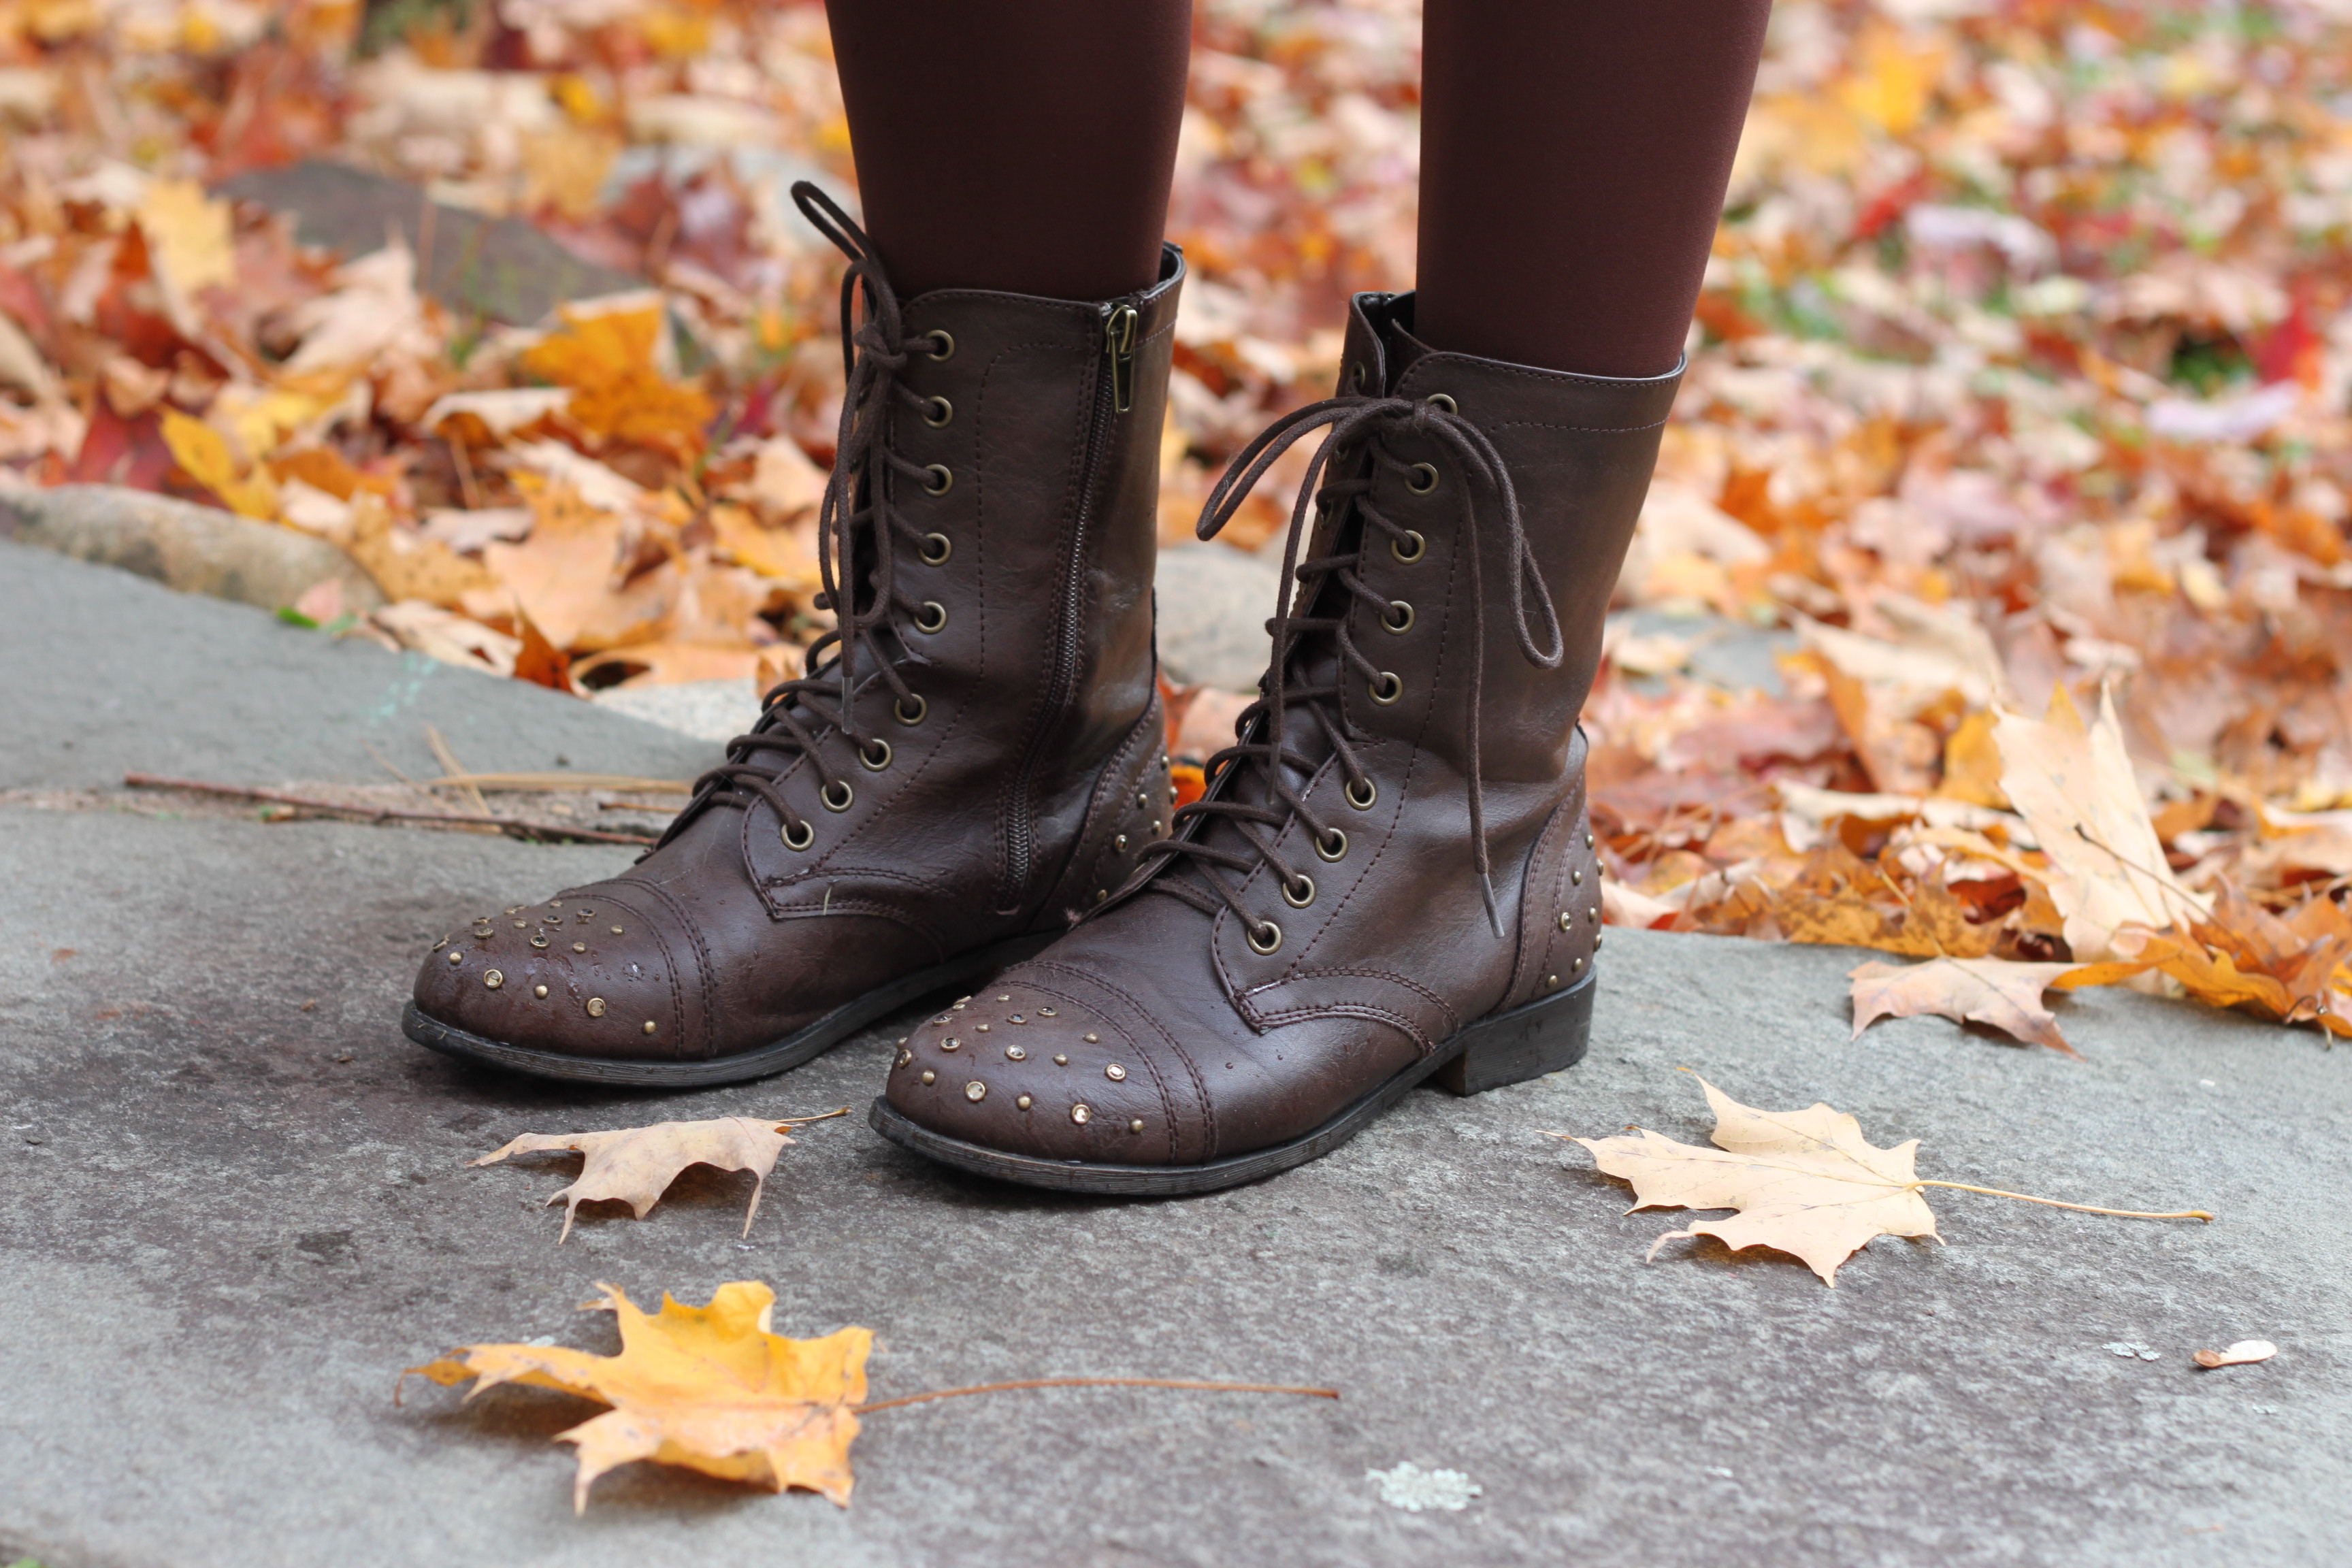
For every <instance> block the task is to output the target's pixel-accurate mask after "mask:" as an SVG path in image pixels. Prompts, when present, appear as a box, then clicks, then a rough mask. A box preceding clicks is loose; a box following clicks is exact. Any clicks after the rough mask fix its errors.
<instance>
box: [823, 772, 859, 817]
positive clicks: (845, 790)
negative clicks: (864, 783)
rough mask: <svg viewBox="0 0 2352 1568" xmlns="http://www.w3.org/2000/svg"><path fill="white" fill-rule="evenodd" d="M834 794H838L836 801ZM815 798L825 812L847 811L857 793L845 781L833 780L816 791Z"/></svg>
mask: <svg viewBox="0 0 2352 1568" xmlns="http://www.w3.org/2000/svg"><path fill="white" fill-rule="evenodd" d="M835 792H838V793H839V798H838V799H835ZM816 797H817V799H818V800H820V801H822V802H823V803H824V808H825V810H827V811H847V810H848V809H849V807H850V805H851V803H852V802H854V801H856V798H857V792H856V790H854V789H851V788H850V787H849V781H848V780H847V779H835V780H834V781H833V782H832V783H831V784H827V785H825V786H824V788H823V789H821V790H819V791H817V792H816Z"/></svg>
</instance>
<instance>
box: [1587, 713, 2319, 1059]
mask: <svg viewBox="0 0 2352 1568" xmlns="http://www.w3.org/2000/svg"><path fill="white" fill-rule="evenodd" d="M1987 729H1988V744H1989V745H1990V746H1991V747H1992V748H1994V749H1995V755H1996V756H1997V758H1998V771H1997V779H1998V789H1999V792H2000V793H1999V795H1998V796H1997V797H1996V798H1999V799H2000V801H2001V802H2002V804H2003V805H2004V806H2011V807H2013V809H1995V808H1992V807H1987V806H1979V805H1971V804H1969V803H1967V802H1964V801H1956V800H1953V799H1951V798H1948V797H1907V796H1896V795H1838V794H1836V793H1834V792H1831V791H1822V790H1806V789H1804V788H1803V787H1802V786H1794V785H1783V786H1781V793H1782V794H1783V795H1784V797H1786V801H1787V805H1786V807H1785V809H1784V811H1783V812H1782V813H1781V817H1780V820H1781V821H1783V822H1787V823H1791V824H1796V823H1801V822H1803V821H1805V820H1806V818H1805V815H1804V814H1805V813H1807V812H1810V813H1812V814H1813V818H1812V820H1813V823H1814V826H1816V828H1817V829H1818V831H1819V833H1820V835H1821V841H1820V842H1819V843H1817V844H1816V845H1815V846H1814V847H1812V848H1811V851H1810V852H1809V853H1808V854H1805V855H1804V856H1802V857H1798V856H1796V855H1794V854H1793V853H1792V852H1790V851H1789V850H1787V849H1786V847H1785V843H1784V842H1783V841H1781V840H1780V832H1779V830H1778V828H1777V827H1772V828H1770V836H1771V837H1772V838H1773V839H1774V840H1775V841H1776V842H1777V843H1780V847H1779V848H1778V849H1777V850H1776V851H1775V852H1772V853H1768V854H1763V855H1758V856H1754V857H1751V858H1748V859H1746V860H1744V861H1741V862H1739V863H1738V864H1737V865H1735V866H1733V867H1732V868H1729V869H1728V870H1711V871H1709V872H1708V873H1707V874H1706V876H1704V877H1702V878H1699V879H1695V880H1694V881H1692V882H1690V883H1686V884H1685V885H1684V886H1683V887H1681V888H1679V889H1675V892H1676V893H1677V894H1678V895H1679V896H1678V897H1676V898H1675V900H1673V901H1672V902H1668V901H1667V900H1661V899H1658V898H1654V897H1652V896H1650V895H1646V894H1643V893H1642V892H1640V891H1637V890H1634V889H1630V888H1627V887H1624V886H1622V885H1619V884H1616V883H1613V882H1612V883H1609V884H1604V888H1603V893H1602V897H1603V899H1604V900H1606V905H1607V909H1608V912H1609V918H1610V919H1611V921H1612V922H1613V923H1618V924H1639V925H1647V926H1654V927H1657V928H1660V929H1669V930H1698V931H1718V932H1724V933H1735V934H1743V935H1748V936H1757V937H1768V938H1769V937H1779V938H1780V939H1783V940H1787V941H1791V942H1819V943H1827V944H1832V945H1843V946H1855V947H1868V948H1876V949H1879V950H1881V951H1883V952H1892V953H1897V954H1901V955H1905V956H1907V957H1911V958H1916V959H1920V960H1924V961H1925V962H1922V963H1915V964H1909V965H1897V964H1889V963H1878V962H1873V963H1865V964H1864V965H1863V966H1862V967H1860V968H1858V969H1856V970H1854V971H1853V976H1852V978H1853V983H1854V984H1853V1019H1854V1032H1855V1033H1856V1034H1857V1035H1858V1034H1860V1033H1861V1032H1862V1030H1863V1029H1864V1028H1865V1027H1867V1026H1869V1025H1870V1024H1871V1023H1872V1022H1873V1021H1874V1020H1875V1019H1878V1018H1881V1017H1885V1016H1896V1017H1907V1016H1916V1015H1920V1014H1938V1015H1941V1016H1946V1017H1950V1018H1954V1019H1961V1020H1966V1021H1969V1022H1974V1023H1980V1024H1985V1025H1989V1026H1992V1027H1994V1028H1997V1029H2000V1030H2002V1031H2005V1032H2006V1033H2008V1034H2010V1035H2011V1036H2013V1037H2017V1038H2018V1039H2021V1040H2028V1041H2033V1042H2037V1043H2040V1044H2042V1045H2047V1046H2052V1047H2056V1048H2057V1049H2059V1050H2070V1049H2071V1047H2068V1046H2067V1044H2066V1041H2065V1037H2063V1034H2061V1033H2060V1030H2059V1027H2058V1021H2057V1018H2056V1017H2055V1016H2054V1015H2053V1014H2052V1013H2051V1012H2050V1011H2049V1010H2048V1009H2047V1008H2046V1007H2045V1006H2043V1005H2042V994H2043V993H2044V991H2046V990H2048V989H2052V988H2055V989H2059V990H2079V989H2082V988H2084V987H2086V986H2093V985H2112V984H2134V985H2136V986H2137V987H2139V988H2141V989H2155V990H2163V991H2169V992H2171V993H2173V994H2185V995H2188V996H2190V997H2193V998H2195V999H2196V1000H2198V1001H2200V1002H2205V1003H2208V1004H2210V1005H2215V1006H2221V1007H2240V1008H2243V1009H2245V1010H2247V1011H2249V1012H2252V1013H2254V1014H2256V1015H2258V1016H2262V1017H2265V1018H2270V1019H2273V1020H2276V1021H2278V1022H2280V1023H2284V1024H2311V1025H2315V1026H2318V1027H2319V1028H2321V1029H2324V1030H2325V1031H2326V1032H2327V1034H2329V1035H2330V1036H2352V914H2347V912H2346V910H2345V909H2344V907H2343V905H2342V904H2340V903H2339V902H2337V901H2336V899H2335V898H2334V897H2333V896H2332V894H2333V892H2334V890H2335V889H2334V885H2333V884H2332V883H2330V882H2325V881H2323V882H2316V883H2313V884H2311V885H2310V890H2309V896H2307V897H2305V898H2303V899H2302V900H2300V901H2294V902H2290V903H2289V906H2288V908H2287V909H2286V910H2284V912H2274V911H2273V910H2271V909H2269V908H2266V907H2265V906H2264V905H2263V903H2261V902H2258V901H2257V900H2254V899H2252V898H2250V897H2249V896H2247V894H2246V893H2244V892H2243V891H2242V890H2241V889H2240V888H2239V887H2238V886H2237V885H2236V884H2235V883H2234V882H2232V881H2231V879H2229V878H2228V877H2227V876H2226V875H2216V876H2214V877H2212V878H2211V879H2210V880H2211V882H2212V889H2211V890H2210V891H2208V892H2203V893H2200V892H2198V891H2194V890H2192V889H2190V887H2189V886H2188V885H2187V884H2186V883H2185V882H2184V880H2183V879H2181V877H2180V876H2179V875H2178V874H2176V872H2175V870H2174V868H2173V866H2172V863H2171V861H2170V859H2169V858H2168V856H2167V854H2166V851H2165V847H2164V844H2163V842H2162V841H2161V837H2160V835H2159V833H2158V826H2157V824H2156V822H2155V820H2154V819H2153V818H2152V817H2151V816H2150V814H2149V812H2148V809H2147V804H2146V802H2145V800H2144V799H2143V797H2142V795H2141V792H2140V787H2139V784H2138V782H2137V778H2136V776H2135V770H2134V764H2133V763H2132V760H2131V758H2130V757H2129V756H2128V755H2127V754H2126V751H2125V748H2124V743H2123V738H2122V731H2121V726H2120V724H2119V723H2118V721H2117V720H2116V713H2115V709H2114V705H2113V703H2112V701H2110V700H2106V699H2105V696H2104V695H2103V698H2102V701H2101V705H2100V708H2099V710H2098V712H2097V715H2096V717H2095V719H2094V720H2093V721H2090V722H2088V723H2086V722H2085V721H2084V719H2083V717H2082V715H2081V713H2080V712H2079V711H2078V710H2076V709H2075V707H2074V703H2073V702H2072V700H2070V699H2068V698H2067V696H2066V694H2065V692H2064V690H2063V688H2062V689H2060V690H2059V692H2058V694H2057V696H2056V698H2055V700H2054V701H2053V704H2052V708H2051V711H2050V714H2049V716H2048V718H2046V719H2044V720H2040V721H2036V720H2031V719H2027V718H2024V717H2022V716H2021V715H2018V714H2015V713H2009V712H2001V713H1999V714H1998V716H1997V717H1995V718H1992V719H1991V720H1990V722H1989V724H1988V726H1987ZM2189 809H2190V810H2194V809H2196V806H2195V804H2194V803H2190V805H2189ZM2212 809H2213V807H2212V803H2211V802H2210V800H2209V801H2208V802H2206V803H2205V804H2204V806H2203V810H2204V811H2205V812H2206V813H2207V814H2209V815H2210V812H2211V810H2212ZM1768 823H1769V819H1768ZM2303 831H2305V833H2306V834H2309V835H2312V836H2315V837H2319V838H2321V839H2323V840H2329V841H2332V840H2333V838H2334V837H2335V836H2336V833H2337V832H2338V831H2340V830H2337V829H2335V828H2333V827H2332V826H2329V827H2320V828H2310V829H2305V830H2303Z"/></svg>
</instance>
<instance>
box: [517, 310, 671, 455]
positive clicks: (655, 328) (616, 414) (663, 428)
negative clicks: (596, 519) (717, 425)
mask: <svg viewBox="0 0 2352 1568" xmlns="http://www.w3.org/2000/svg"><path fill="white" fill-rule="evenodd" d="M557 313H558V315H559V316H560V317H561V319H562V329H561V330H560V331H555V332H551V333H550V334H549V335H548V336H547V337H545V338H543V339H541V341H540V342H537V343H535V344H533V345H532V346H531V347H530V348H529V349H527V350H525V351H524V353H522V355H521V356H520V362H519V363H520V366H521V368H522V369H523V370H524V371H525V372H526V373H528V374H531V375H536V376H540V377H542V378H543V379H545V380H547V381H550V382H552V383H554V384H556V385H558V386H562V387H569V388H571V389H572V393H573V396H572V402H571V406H570V413H571V416H572V418H573V419H574V420H576V421H577V422H578V423H579V424H580V425H581V426H583V428H586V429H589V430H593V431H594V432H595V433H596V434H597V435H599V436H606V437H613V438H614V439H617V440H623V441H637V442H643V443H645V444H646V445H648V446H674V447H678V448H680V449H687V448H694V447H699V446H700V445H701V441H702V431H703V426H706V425H708V424H709V422H710V417H711V414H712V412H713V410H712V408H711V404H710V399H709V397H708V396H706V395H704V394H703V393H702V391H701V390H700V389H699V388H698V387H694V386H689V385H686V384H682V383H679V382H674V381H671V380H669V379H668V378H667V377H666V376H665V375H663V374H662V373H661V369H660V367H659V366H658V365H656V363H655V362H656V357H657V351H658V349H659V345H660V339H661V333H662V331H663V329H664V327H665V326H666V325H667V319H666V317H665V316H664V314H663V310H662V307H661V305H660V304H659V303H654V304H648V305H646V306H644V307H642V308H640V309H635V310H593V311H592V310H583V309H579V308H576V307H566V308H564V309H563V310H560V311H558V312H557Z"/></svg>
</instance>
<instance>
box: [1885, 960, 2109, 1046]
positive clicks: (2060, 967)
mask: <svg viewBox="0 0 2352 1568" xmlns="http://www.w3.org/2000/svg"><path fill="white" fill-rule="evenodd" d="M2082 967H2084V966H2083V965H2081V964H2078V963H2019V962H2017V961H2015V960H2013V959H2005V958H1931V959H1929V960H1928V961H1927V963H1877V962H1875V961H1873V962H1872V963H1865V964H1864V965H1862V966H1861V967H1860V968H1858V969H1852V970H1849V971H1847V972H1846V973H1847V978H1848V979H1850V980H1852V981H1853V1033H1854V1037H1856V1038H1860V1037H1861V1035H1862V1032H1863V1031H1864V1029H1866V1028H1868V1027H1870V1026H1871V1025H1873V1024H1874V1023H1876V1022H1877V1021H1878V1020H1879V1019H1881V1018H1916V1017H1918V1016H1921V1015H1923V1014H1926V1015H1933V1016H1938V1017H1945V1018H1952V1019H1956V1020H1958V1021H1960V1022H1963V1023H1973V1024H1988V1025H1990V1026H1992V1027H1994V1028H1996V1029H2000V1030H2001V1031H2003V1032H2004V1033H2006V1034H2010V1035H2014V1036H2015V1037H2017V1038H2019V1039H2021V1040H2031V1041H2032V1042H2033V1043H2034V1044H2036V1045H2042V1046H2048V1047H2052V1048H2053V1049H2055V1050H2061V1051H2063V1052H2065V1053H2066V1054H2067V1055H2068V1056H2070V1057H2071V1056H2074V1055H2077V1054H2078V1053H2077V1052H2076V1051H2075V1049H2074V1047H2072V1046H2070V1045H2068V1044H2067V1043H2066V1037H2065V1036H2064V1035H2063V1034H2061V1033H2060V1032H2059V1030H2058V1018H2057V1015H2055V1014H2053V1013H2052V1012H2051V1011H2050V1010H2049V1009H2048V1008H2046V1007H2044V1006H2043V1005H2042V992H2044V991H2046V990H2049V989H2050V988H2051V987H2053V986H2055V985H2058V984H2060V983H2061V977H2062V976H2064V975H2067V974H2071V973H2074V972H2075V971H2077V970H2079V969H2081V968H2082Z"/></svg>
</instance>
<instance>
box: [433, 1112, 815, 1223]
mask: <svg viewBox="0 0 2352 1568" xmlns="http://www.w3.org/2000/svg"><path fill="white" fill-rule="evenodd" d="M847 1114H848V1112H847V1111H846V1110H829V1111H827V1112H825V1114H824V1116H802V1117H788V1118H785V1119H784V1120H782V1121H772V1120H768V1119H766V1118H761V1117H751V1116H721V1117H719V1118H717V1119H716V1120H714V1121H657V1122H656V1123H654V1124H653V1125H652V1126H650V1127H624V1128H621V1129H619V1130H617V1131H611V1132H526V1133H524V1134H523V1135H522V1136H521V1137H520V1138H517V1139H515V1140H513V1141H512V1142H509V1143H508V1144H507V1145H506V1146H505V1147H504V1148H502V1149H496V1150H493V1151H491V1152H489V1153H488V1154H485V1155H483V1156H482V1157H481V1158H480V1159H478V1160H472V1161H468V1162H467V1163H469V1164H475V1165H495V1164H497V1163H499V1161H501V1160H503V1159H505V1158H507V1156H509V1155H510V1154H542V1153H549V1152H555V1151H558V1150H562V1151H566V1152H572V1153H576V1154H582V1155H585V1156H586V1160H585V1163H583V1164H582V1165H581V1167H580V1174H579V1176H578V1178H577V1179H575V1180H574V1181H573V1182H572V1184H571V1185H570V1186H568V1187H565V1188H564V1189H563V1190H562V1191H561V1192H559V1193H556V1194H552V1195H551V1196H550V1197H549V1198H548V1200H547V1201H548V1203H550V1204H555V1203H562V1205H563V1234H562V1236H559V1237H556V1238H555V1244H556V1245H557V1246H558V1247H561V1246H562V1245H563V1243H564V1242H565V1241H566V1240H567V1239H568V1238H569V1237H571V1235H572V1220H573V1219H574V1218H575V1217H577V1215H579V1213H580V1205H582V1204H591V1203H601V1202H604V1201H605V1200H607V1199H617V1200H618V1201H620V1202H622V1203H625V1204H626V1205H629V1207H630V1209H631V1211H632V1212H634V1213H635V1215H636V1216H637V1217H638V1218H639V1219H643V1218H645V1217H646V1215H649V1214H651V1213H652V1212H653V1208H654V1205H656V1204H657V1203H659V1202H661V1196H662V1194H664V1193H666V1192H667V1191H668V1190H669V1184H671V1183H672V1182H674V1181H676V1180H677V1176H678V1173H679V1172H681V1171H683V1170H685V1169H686V1168H687V1167H688V1165H710V1166H715V1167H716V1168H718V1169H719V1170H721V1171H749V1172H751V1178H752V1179H751V1206H750V1207H748V1208H746V1209H745V1210H744V1211H743V1234H744V1235H746V1236H749V1235H751V1221H752V1219H753V1217H754V1216H756V1215H758V1214H759V1212H760V1195H761V1193H763V1192H764V1191H765V1190H766V1188H767V1184H768V1173H769V1172H771V1171H772V1170H774V1169H775V1168H776V1156H777V1155H779V1154H781V1153H782V1152H783V1150H784V1145H785V1144H787V1143H790V1142H792V1140H791V1139H790V1138H787V1137H785V1136H784V1129H785V1128H787V1127H792V1126H796V1125H798V1124H799V1123H800V1122H803V1121H824V1120H825V1119H826V1118H827V1117H834V1116H845V1115H847Z"/></svg>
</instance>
